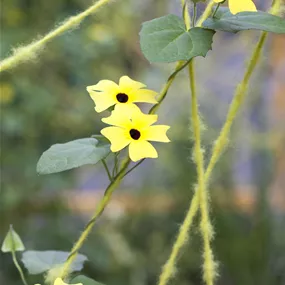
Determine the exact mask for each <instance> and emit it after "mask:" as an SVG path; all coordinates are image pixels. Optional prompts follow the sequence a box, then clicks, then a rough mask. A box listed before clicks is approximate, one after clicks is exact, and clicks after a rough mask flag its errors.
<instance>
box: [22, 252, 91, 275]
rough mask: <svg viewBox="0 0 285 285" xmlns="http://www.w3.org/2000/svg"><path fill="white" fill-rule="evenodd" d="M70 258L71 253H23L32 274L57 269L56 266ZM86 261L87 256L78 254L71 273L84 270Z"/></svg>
mask: <svg viewBox="0 0 285 285" xmlns="http://www.w3.org/2000/svg"><path fill="white" fill-rule="evenodd" d="M68 256H69V252H64V251H55V250H47V251H36V250H29V251H26V252H24V253H23V256H22V261H23V263H24V265H25V267H26V268H27V269H28V271H29V273H30V274H40V273H43V272H46V271H48V270H50V269H52V268H55V267H56V266H59V265H62V264H63V263H64V262H65V261H66V259H67V257H68ZM86 260H87V257H86V256H84V255H82V254H78V255H77V256H76V259H75V260H74V262H73V263H72V266H71V272H72V271H79V270H81V269H82V268H83V263H84V261H86Z"/></svg>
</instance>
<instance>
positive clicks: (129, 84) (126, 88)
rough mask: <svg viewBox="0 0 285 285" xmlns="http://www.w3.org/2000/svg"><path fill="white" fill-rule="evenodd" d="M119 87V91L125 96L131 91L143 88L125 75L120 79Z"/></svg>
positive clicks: (142, 85)
mask: <svg viewBox="0 0 285 285" xmlns="http://www.w3.org/2000/svg"><path fill="white" fill-rule="evenodd" d="M119 86H120V91H121V92H122V93H126V94H128V93H129V92H130V91H131V90H138V89H140V88H143V87H145V85H144V84H142V83H140V82H138V81H134V80H132V79H131V78H130V77H128V76H126V75H125V76H122V77H121V78H120V82H119Z"/></svg>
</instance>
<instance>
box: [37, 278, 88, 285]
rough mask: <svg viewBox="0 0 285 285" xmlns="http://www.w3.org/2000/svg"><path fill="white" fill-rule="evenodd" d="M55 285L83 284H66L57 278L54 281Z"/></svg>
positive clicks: (80, 284)
mask: <svg viewBox="0 0 285 285" xmlns="http://www.w3.org/2000/svg"><path fill="white" fill-rule="evenodd" d="M35 285H40V284H35ZM53 285H83V284H82V283H77V284H67V283H64V282H63V281H62V279H61V278H56V280H55V281H54V283H53Z"/></svg>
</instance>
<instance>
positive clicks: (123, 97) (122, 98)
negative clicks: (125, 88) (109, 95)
mask: <svg viewBox="0 0 285 285" xmlns="http://www.w3.org/2000/svg"><path fill="white" fill-rule="evenodd" d="M116 97H117V100H118V101H119V102H120V103H126V102H128V100H129V96H128V95H127V94H125V93H119V94H118V95H117V96H116Z"/></svg>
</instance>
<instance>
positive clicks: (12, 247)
mask: <svg viewBox="0 0 285 285" xmlns="http://www.w3.org/2000/svg"><path fill="white" fill-rule="evenodd" d="M1 250H2V252H15V251H24V250H25V246H24V244H23V242H22V240H21V238H20V236H19V235H18V234H17V233H16V232H15V230H14V229H13V226H12V225H10V229H9V231H8V233H7V235H6V237H5V239H4V241H3V244H2V247H1Z"/></svg>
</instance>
